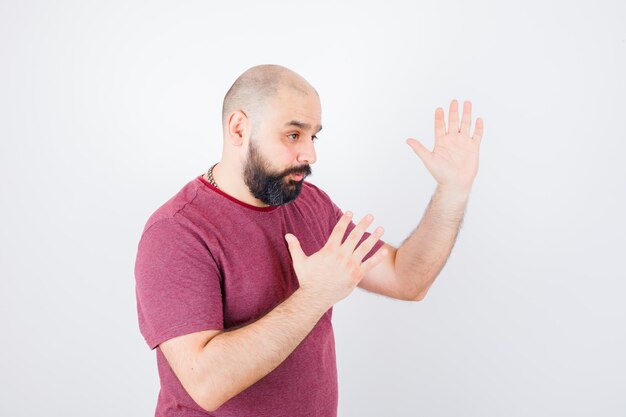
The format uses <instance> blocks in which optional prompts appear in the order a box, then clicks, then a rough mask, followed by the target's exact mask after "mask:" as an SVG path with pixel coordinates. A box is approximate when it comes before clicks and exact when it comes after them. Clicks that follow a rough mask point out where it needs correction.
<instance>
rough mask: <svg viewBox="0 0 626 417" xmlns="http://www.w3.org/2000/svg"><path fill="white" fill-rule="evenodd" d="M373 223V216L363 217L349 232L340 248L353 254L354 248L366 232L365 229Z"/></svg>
mask: <svg viewBox="0 0 626 417" xmlns="http://www.w3.org/2000/svg"><path fill="white" fill-rule="evenodd" d="M372 221H374V216H372V215H371V214H368V215H366V216H364V217H363V218H362V219H361V221H360V222H359V224H357V225H356V227H355V228H354V229H352V231H351V232H350V234H349V235H348V237H347V238H346V240H345V242H343V245H342V248H343V249H344V250H345V251H346V252H348V253H350V254H352V253H353V252H354V248H356V245H357V243H359V241H360V240H361V237H362V236H363V233H365V231H366V230H367V227H368V226H369V225H370V223H372Z"/></svg>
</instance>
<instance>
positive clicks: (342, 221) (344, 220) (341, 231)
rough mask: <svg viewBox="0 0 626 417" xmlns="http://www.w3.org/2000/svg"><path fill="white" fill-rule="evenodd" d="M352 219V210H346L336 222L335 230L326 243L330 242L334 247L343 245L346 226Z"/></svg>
mask: <svg viewBox="0 0 626 417" xmlns="http://www.w3.org/2000/svg"><path fill="white" fill-rule="evenodd" d="M350 221H352V212H351V211H346V212H345V213H343V215H342V216H341V217H340V218H339V220H338V221H337V224H335V227H334V228H333V231H332V232H331V234H330V236H329V238H328V241H327V242H326V243H327V244H328V243H329V244H331V245H332V246H334V247H339V246H341V241H342V239H343V236H344V235H345V234H346V228H347V227H348V224H350Z"/></svg>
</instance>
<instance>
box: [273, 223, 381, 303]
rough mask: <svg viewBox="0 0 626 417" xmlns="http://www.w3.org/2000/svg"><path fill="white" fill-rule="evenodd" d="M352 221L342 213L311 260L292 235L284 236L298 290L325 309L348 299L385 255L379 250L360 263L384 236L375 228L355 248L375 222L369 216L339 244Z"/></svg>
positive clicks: (379, 228) (379, 229)
mask: <svg viewBox="0 0 626 417" xmlns="http://www.w3.org/2000/svg"><path fill="white" fill-rule="evenodd" d="M351 218H352V213H351V212H349V211H348V212H346V213H344V214H343V216H341V218H340V219H339V221H338V222H337V224H336V225H335V227H334V228H333V231H332V233H331V235H330V237H329V238H328V241H326V243H325V244H324V246H323V247H322V248H321V249H320V250H319V251H317V252H315V253H314V254H312V255H311V256H306V254H305V253H304V252H303V251H302V247H301V246H300V242H299V241H298V239H297V238H296V237H295V236H294V235H293V234H290V233H288V234H286V235H285V239H286V240H287V242H288V244H289V252H290V253H291V258H292V261H293V267H294V270H295V271H296V275H297V277H298V281H299V283H300V288H301V289H303V290H304V291H309V292H311V293H312V294H313V295H314V296H315V297H316V299H320V300H322V301H323V302H324V303H325V304H326V305H327V307H328V308H330V307H331V306H333V305H334V304H335V303H337V302H339V301H340V300H342V299H344V298H345V297H347V296H348V294H350V293H351V292H352V290H354V288H355V287H356V286H357V285H358V283H359V282H360V281H361V279H362V278H363V276H364V274H365V272H366V271H368V270H369V269H371V268H372V267H374V266H375V265H377V264H378V263H380V261H382V259H383V258H384V256H385V255H386V254H387V251H386V250H385V249H379V250H377V251H376V252H375V253H374V254H373V255H372V256H371V257H370V258H369V259H368V260H367V261H365V262H363V258H364V257H365V255H367V254H368V253H369V251H370V250H371V249H372V247H374V244H376V242H377V241H378V240H379V239H380V237H381V236H382V234H383V232H384V230H383V228H382V227H378V228H376V230H374V232H373V233H372V234H371V235H370V236H369V237H368V238H367V239H365V240H364V241H363V243H361V245H359V247H358V248H356V245H357V244H358V243H359V241H360V240H361V238H362V236H363V234H364V233H365V231H366V230H367V227H368V226H369V225H370V224H371V223H372V221H373V220H374V217H373V216H371V215H368V216H365V217H364V218H363V219H362V220H361V221H360V222H359V224H357V225H356V227H355V228H354V229H353V230H352V231H351V232H350V234H349V235H348V237H347V238H346V240H345V241H344V242H343V243H342V242H341V240H342V238H343V236H344V235H345V233H346V228H347V227H348V224H349V223H350V220H351ZM355 248H356V249H355Z"/></svg>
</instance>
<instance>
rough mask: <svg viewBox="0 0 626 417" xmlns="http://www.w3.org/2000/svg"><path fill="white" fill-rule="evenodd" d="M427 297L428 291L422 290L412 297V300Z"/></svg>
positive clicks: (420, 299)
mask: <svg viewBox="0 0 626 417" xmlns="http://www.w3.org/2000/svg"><path fill="white" fill-rule="evenodd" d="M424 297H426V291H422V292H420V293H418V294H417V296H415V297H413V298H411V300H410V301H422V300H423V299H424Z"/></svg>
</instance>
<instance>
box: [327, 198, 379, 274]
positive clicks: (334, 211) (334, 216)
mask: <svg viewBox="0 0 626 417" xmlns="http://www.w3.org/2000/svg"><path fill="white" fill-rule="evenodd" d="M319 191H320V192H321V193H322V195H323V196H324V198H325V199H326V200H327V202H326V204H327V207H328V209H329V213H330V216H329V222H330V231H331V233H332V230H333V229H334V228H335V226H336V225H337V222H338V221H339V219H340V218H341V216H343V211H342V210H341V209H340V208H339V207H338V206H337V204H335V202H334V201H332V200H331V198H330V197H329V196H328V194H326V193H325V192H324V191H323V190H321V189H319ZM359 221H360V219H359ZM372 226H373V224H371V225H370V227H372ZM355 227H356V224H355V223H354V222H353V221H350V223H349V224H348V227H347V228H346V233H345V234H344V236H343V239H341V241H342V242H345V240H346V239H347V238H348V236H349V235H350V232H352V229H354V228H355ZM374 227H376V226H374ZM370 235H371V233H370V232H367V231H366V232H365V233H363V236H361V239H360V240H359V243H358V244H357V248H358V247H359V246H360V245H361V243H363V241H365V239H367V238H368V237H369V236H370ZM384 244H385V241H383V240H382V239H378V241H377V242H376V243H375V244H374V246H373V247H372V249H370V251H369V252H368V253H367V254H366V255H365V257H363V261H362V262H365V261H367V260H368V259H369V258H371V257H372V256H373V255H374V254H375V253H376V252H377V251H378V250H379V249H380V248H381V247H382V246H383V245H384Z"/></svg>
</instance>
